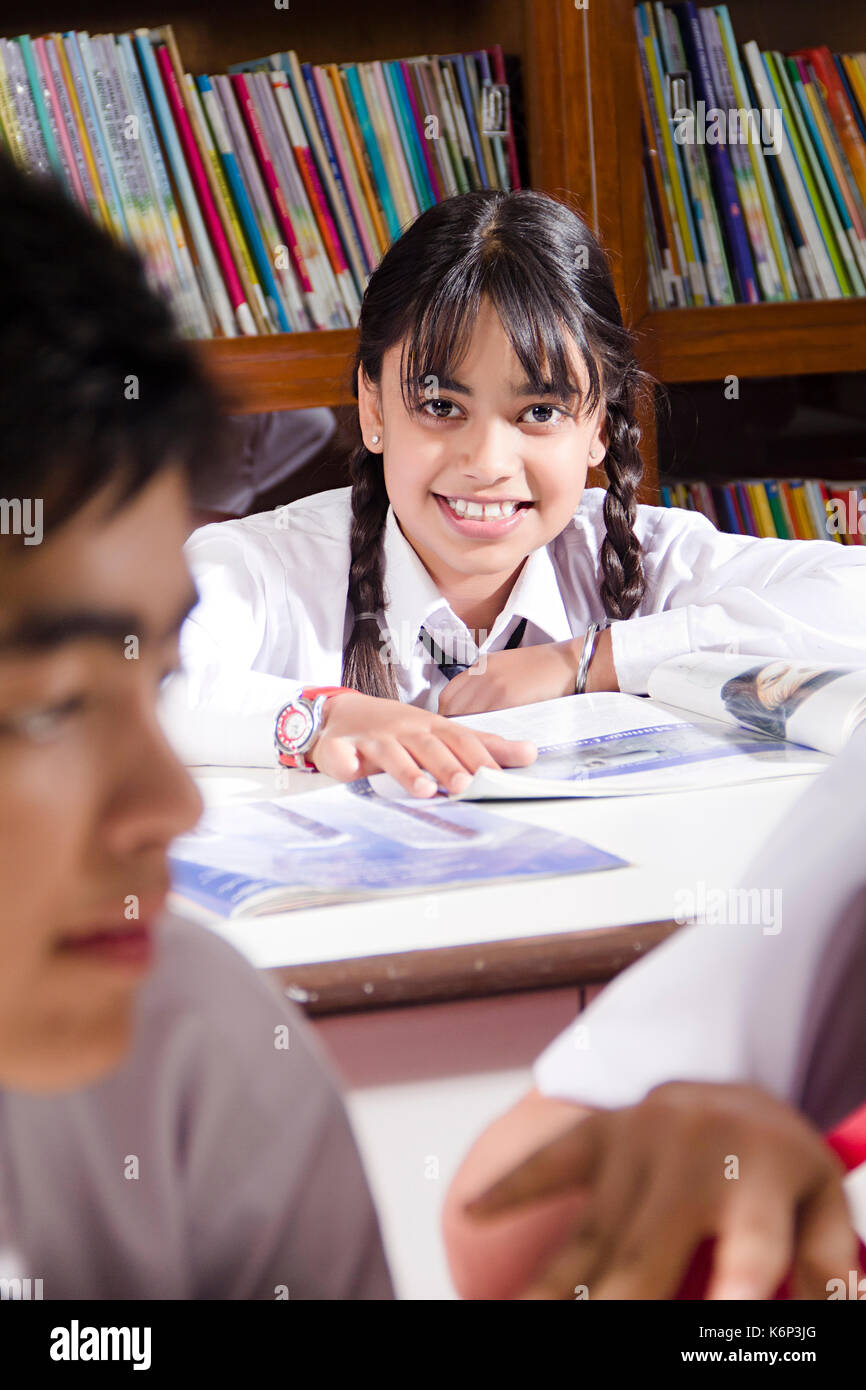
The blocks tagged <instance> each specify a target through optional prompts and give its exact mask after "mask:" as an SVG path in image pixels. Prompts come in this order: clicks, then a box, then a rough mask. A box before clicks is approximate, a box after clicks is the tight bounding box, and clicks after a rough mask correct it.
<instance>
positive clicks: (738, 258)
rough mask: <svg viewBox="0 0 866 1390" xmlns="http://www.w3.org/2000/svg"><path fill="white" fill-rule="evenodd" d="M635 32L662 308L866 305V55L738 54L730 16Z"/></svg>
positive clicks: (649, 218)
mask: <svg viewBox="0 0 866 1390" xmlns="http://www.w3.org/2000/svg"><path fill="white" fill-rule="evenodd" d="M635 24H636V29H637V41H638V54H639V73H638V85H639V88H640V99H641V111H642V125H643V140H644V170H643V188H644V207H645V244H646V254H647V261H648V266H649V280H650V298H651V303H652V304H653V305H654V307H656V308H670V307H677V306H684V305H706V304H732V303H743V304H752V303H757V302H760V301H771V300H792V299H837V298H842V297H846V296H856V295H864V294H866V54H864V53H854V54H846V53H832V52H831V51H830V49H829V48H827V47H815V48H807V49H802V50H799V51H797V52H794V53H791V54H787V55H786V54H783V53H780V52H777V51H775V50H768V51H761V50H760V49H759V48H758V45H757V44H756V43H755V42H754V41H750V42H748V43H744V44H742V45H739V44H738V43H737V41H736V39H735V37H734V31H733V28H732V25H731V18H730V15H729V13H728V7H727V5H714V6H711V7H710V6H707V7H703V8H698V7H696V6H695V5H694V4H691V3H690V4H677V5H670V6H669V5H662V4H659V3H654V4H640V5H638V6H637V8H636V10H635Z"/></svg>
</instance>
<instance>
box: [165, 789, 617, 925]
mask: <svg viewBox="0 0 866 1390" xmlns="http://www.w3.org/2000/svg"><path fill="white" fill-rule="evenodd" d="M169 859H170V864H171V871H172V889H173V892H174V894H175V898H176V902H175V905H176V906H178V907H182V905H183V904H182V901H179V900H184V899H185V900H187V901H191V902H193V903H196V904H197V905H198V906H199V907H200V908H202V907H203V908H205V909H206V910H207V911H209V912H210V913H213V914H216V915H217V916H220V917H237V916H245V917H247V916H259V915H261V914H263V913H268V912H285V911H288V910H289V909H292V908H301V907H315V906H320V905H322V904H325V903H339V902H350V901H354V900H357V899H361V898H373V897H379V896H381V895H384V894H391V893H401V894H402V893H420V892H428V891H430V890H431V889H435V890H437V891H438V890H441V889H446V888H458V887H466V886H467V885H469V884H475V883H488V882H492V881H494V880H502V879H516V878H526V877H539V878H543V877H547V876H550V875H553V874H581V873H588V872H590V871H591V870H599V869H613V868H620V867H622V866H623V864H624V863H625V861H624V860H622V859H619V858H618V857H617V856H616V855H615V854H608V853H607V852H606V851H605V850H601V849H596V848H595V847H594V846H593V845H590V844H587V843H586V841H585V840H580V839H578V838H576V837H575V836H573V835H561V834H559V833H558V832H557V831H554V830H545V829H543V828H541V827H540V826H536V825H527V824H526V823H525V822H523V821H516V820H511V819H510V818H509V819H506V818H505V817H504V816H497V815H495V814H493V813H492V812H491V811H486V810H484V809H482V808H481V807H480V806H463V805H452V804H443V803H441V802H436V803H435V804H434V805H433V806H430V805H429V804H427V803H425V802H423V801H421V802H419V801H414V802H411V803H409V802H403V801H401V802H393V801H384V800H382V799H381V798H380V797H377V796H375V795H374V793H373V792H372V791H371V789H370V786H369V783H367V782H366V781H364V782H355V783H351V784H349V785H347V786H343V787H329V788H326V789H325V790H322V791H311V792H307V793H305V794H303V795H301V796H293V797H280V798H276V799H274V800H271V801H251V802H245V803H241V804H240V805H239V804H237V803H234V804H232V805H229V806H215V807H210V808H209V809H208V810H206V811H205V813H204V815H203V816H202V818H201V820H200V821H199V823H198V825H197V826H196V828H195V830H193V831H191V832H190V833H189V834H187V835H182V836H180V838H179V839H177V840H175V841H174V843H173V845H172V847H171V852H170V856H169Z"/></svg>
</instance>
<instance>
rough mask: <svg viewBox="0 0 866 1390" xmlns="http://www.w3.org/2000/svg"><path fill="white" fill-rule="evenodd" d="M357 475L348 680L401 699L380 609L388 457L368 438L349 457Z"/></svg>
mask: <svg viewBox="0 0 866 1390" xmlns="http://www.w3.org/2000/svg"><path fill="white" fill-rule="evenodd" d="M349 474H350V477H351V479H352V532H351V537H350V545H351V551H352V559H351V563H350V565H349V595H348V598H349V603H350V604H351V606H352V612H353V614H354V618H355V625H354V627H353V628H352V632H351V636H350V637H349V641H348V642H347V644H346V650H345V652H344V653H343V677H342V679H343V685H348V686H351V687H352V689H353V690H360V692H361V694H362V695H378V696H381V697H382V698H383V699H386V700H398V699H399V698H400V697H399V695H398V693H397V686H396V683H395V681H394V676H393V673H392V671H391V668H390V666H389V665H388V664H387V662H386V661H385V660H384V659H383V657H384V650H383V648H382V645H381V638H380V633H379V625H378V621H377V616H376V615H377V614H378V612H379V611H380V609H382V608H384V607H385V586H384V582H383V581H384V576H383V574H382V548H383V546H382V543H383V539H384V530H385V517H386V516H387V514H388V493H387V492H386V490H385V479H384V476H383V473H382V460H381V458H379V457H378V456H377V455H376V454H371V453H370V452H369V450H368V449H366V448H365V447H364V445H363V444H361V445H359V447H358V448H357V449H356V450H355V452H354V453H353V454H352V457H351V459H350V460H349Z"/></svg>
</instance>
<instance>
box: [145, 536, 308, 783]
mask: <svg viewBox="0 0 866 1390" xmlns="http://www.w3.org/2000/svg"><path fill="white" fill-rule="evenodd" d="M185 551H186V555H187V559H188V560H189V563H190V567H191V569H192V571H193V574H194V577H195V581H196V585H197V587H198V591H199V602H198V604H197V605H196V607H195V608H194V609H193V611H192V613H191V614H190V616H189V618H188V619H187V620H186V622H185V623H184V625H183V630H182V632H181V639H180V659H181V670H180V672H179V673H178V674H177V675H175V676H172V677H170V679H169V680H167V681H166V683H165V684H164V686H163V688H162V691H161V694H160V717H161V720H162V723H163V727H164V729H165V732H166V735H167V737H168V738H169V740H170V741H171V743H172V745H173V747H174V748H175V751H176V752H177V754H178V756H179V757H180V758H182V759H183V761H184V762H185V763H187V764H188V765H191V766H198V765H201V764H207V763H211V764H220V765H223V766H226V765H228V766H239V767H273V766H274V765H275V755H274V725H275V722H276V717H277V714H278V712H279V710H280V709H281V708H282V706H283V705H286V704H288V703H289V701H290V700H293V699H294V698H295V696H296V695H297V693H298V692H299V690H300V689H301V686H302V683H303V677H302V675H301V674H300V673H299V677H298V679H289V678H286V677H284V676H274V675H270V674H268V673H267V672H266V671H258V670H256V669H255V666H256V663H257V662H258V661H259V660H260V659H261V657H262V653H263V651H264V649H265V645H266V641H267V636H268V628H267V624H268V596H267V586H266V582H265V576H264V572H263V564H262V557H261V553H260V550H259V548H258V546H257V544H256V537H255V536H254V535H252V536H250V535H249V534H248V533H246V534H245V533H244V532H243V530H239V529H238V523H235V522H220V523H216V524H214V525H210V526H205V527H202V529H201V530H200V531H196V532H195V533H194V535H193V536H191V537H190V539H189V541H187V545H186V547H185Z"/></svg>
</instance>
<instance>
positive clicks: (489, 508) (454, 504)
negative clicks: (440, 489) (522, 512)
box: [446, 497, 517, 521]
mask: <svg viewBox="0 0 866 1390" xmlns="http://www.w3.org/2000/svg"><path fill="white" fill-rule="evenodd" d="M446 500H447V502H448V505H449V507H450V508H451V510H452V512H456V513H457V515H458V516H465V517H469V518H471V519H472V520H475V521H480V520H482V519H483V520H485V521H494V520H496V521H499V520H501V519H502V518H503V517H509V516H513V515H514V513H515V512H516V511H517V503H516V502H467V501H466V499H465V498H463V497H449V498H447V499H446Z"/></svg>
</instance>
